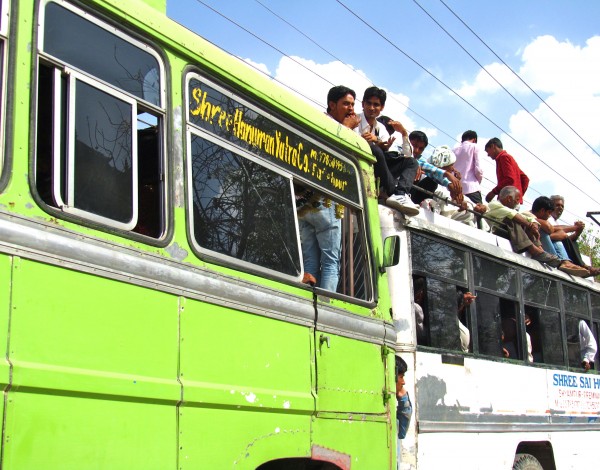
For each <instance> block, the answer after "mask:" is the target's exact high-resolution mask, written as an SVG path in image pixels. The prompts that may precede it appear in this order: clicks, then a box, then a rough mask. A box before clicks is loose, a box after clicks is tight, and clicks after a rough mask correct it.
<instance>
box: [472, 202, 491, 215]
mask: <svg viewBox="0 0 600 470" xmlns="http://www.w3.org/2000/svg"><path fill="white" fill-rule="evenodd" d="M473 210H474V211H475V212H479V213H480V214H485V213H486V212H487V210H488V208H487V206H486V205H485V204H481V203H477V204H475V206H474V207H473Z"/></svg>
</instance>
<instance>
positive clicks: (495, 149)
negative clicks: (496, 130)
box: [485, 137, 502, 160]
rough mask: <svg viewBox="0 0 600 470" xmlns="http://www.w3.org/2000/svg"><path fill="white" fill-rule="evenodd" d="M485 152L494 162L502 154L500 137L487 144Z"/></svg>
mask: <svg viewBox="0 0 600 470" xmlns="http://www.w3.org/2000/svg"><path fill="white" fill-rule="evenodd" d="M485 151H486V152H487V154H488V155H489V156H490V158H492V159H493V160H495V159H496V157H497V156H498V154H499V153H500V152H502V141H501V140H500V139H499V138H498V137H493V138H491V139H490V140H488V143H487V144H485Z"/></svg>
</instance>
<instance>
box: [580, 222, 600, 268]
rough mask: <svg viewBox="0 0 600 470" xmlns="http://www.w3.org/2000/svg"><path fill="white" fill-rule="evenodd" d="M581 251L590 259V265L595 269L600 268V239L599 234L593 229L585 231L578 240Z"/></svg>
mask: <svg viewBox="0 0 600 470" xmlns="http://www.w3.org/2000/svg"><path fill="white" fill-rule="evenodd" d="M577 242H578V243H579V251H580V253H581V254H582V255H585V256H589V257H590V264H591V265H592V266H594V267H598V266H600V239H599V238H598V232H597V231H596V230H593V229H589V228H588V229H585V230H584V231H583V233H582V234H581V235H580V236H579V239H578V240H577Z"/></svg>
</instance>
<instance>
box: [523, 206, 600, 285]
mask: <svg viewBox="0 0 600 470" xmlns="http://www.w3.org/2000/svg"><path fill="white" fill-rule="evenodd" d="M553 211H554V202H552V199H550V198H549V197H546V196H540V197H538V198H537V199H536V200H535V201H533V204H532V206H531V213H528V212H525V213H524V214H523V215H525V216H529V215H530V214H531V216H533V217H535V218H536V219H537V221H538V223H539V224H540V241H541V242H542V247H543V248H544V251H547V252H548V253H550V254H552V255H556V256H557V257H558V258H559V259H562V260H569V261H570V259H569V255H568V254H567V252H566V251H565V249H564V247H563V246H562V244H559V245H555V244H554V243H552V239H551V236H552V233H553V232H554V226H553V225H552V224H551V223H550V221H549V218H550V216H551V215H552V212H553ZM557 248H559V249H557ZM582 267H583V269H586V270H587V271H588V274H587V275H588V276H593V275H597V274H598V272H597V271H596V270H594V272H592V271H591V270H590V269H588V268H586V267H584V266H582Z"/></svg>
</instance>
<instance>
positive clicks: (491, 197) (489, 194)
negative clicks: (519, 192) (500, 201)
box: [485, 191, 495, 202]
mask: <svg viewBox="0 0 600 470" xmlns="http://www.w3.org/2000/svg"><path fill="white" fill-rule="evenodd" d="M494 196H495V194H494V193H493V192H492V191H490V192H489V193H487V195H486V196H485V201H486V202H491V201H492V199H494Z"/></svg>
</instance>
